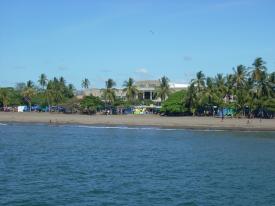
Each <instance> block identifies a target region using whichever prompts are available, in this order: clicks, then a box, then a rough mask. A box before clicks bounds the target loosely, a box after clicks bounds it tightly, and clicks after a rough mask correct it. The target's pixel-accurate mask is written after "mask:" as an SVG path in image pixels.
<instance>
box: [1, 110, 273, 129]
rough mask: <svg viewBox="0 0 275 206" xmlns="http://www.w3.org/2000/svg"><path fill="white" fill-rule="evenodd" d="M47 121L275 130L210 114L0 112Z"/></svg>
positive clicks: (9, 117) (268, 122)
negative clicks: (174, 115) (203, 115)
mask: <svg viewBox="0 0 275 206" xmlns="http://www.w3.org/2000/svg"><path fill="white" fill-rule="evenodd" d="M8 122H21V123H50V124H85V125H112V126H122V125H123V126H154V127H161V128H183V129H213V130H242V131H275V119H262V120H260V119H253V120H252V119H250V120H248V119H235V118H227V119H224V120H223V121H221V119H220V118H213V117H161V116H158V115H111V116H105V115H91V116H89V115H78V114H55V113H35V112H32V113H28V112H26V113H13V112H0V123H8Z"/></svg>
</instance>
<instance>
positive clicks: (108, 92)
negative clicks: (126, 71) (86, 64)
mask: <svg viewBox="0 0 275 206" xmlns="http://www.w3.org/2000/svg"><path fill="white" fill-rule="evenodd" d="M105 85H106V88H105V89H104V90H103V98H104V101H105V103H107V104H109V105H112V104H113V103H114V102H115V99H116V94H115V88H113V87H115V86H116V83H115V81H114V80H113V79H108V80H107V81H106V82H105Z"/></svg>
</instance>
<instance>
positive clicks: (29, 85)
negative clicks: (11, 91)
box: [26, 80, 34, 88]
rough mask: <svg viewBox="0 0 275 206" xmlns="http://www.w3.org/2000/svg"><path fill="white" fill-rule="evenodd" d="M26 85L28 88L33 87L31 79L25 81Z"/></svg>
mask: <svg viewBox="0 0 275 206" xmlns="http://www.w3.org/2000/svg"><path fill="white" fill-rule="evenodd" d="M26 85H27V87H28V88H33V87H34V83H33V81H31V80H29V81H27V84H26Z"/></svg>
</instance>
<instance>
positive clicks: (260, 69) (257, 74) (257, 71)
mask: <svg viewBox="0 0 275 206" xmlns="http://www.w3.org/2000/svg"><path fill="white" fill-rule="evenodd" d="M265 64H266V63H265V62H264V61H263V59H262V58H261V57H258V58H256V59H255V61H254V62H253V64H252V65H253V67H252V71H251V77H252V79H253V80H254V81H255V82H258V81H260V80H261V79H262V75H264V73H265V72H266V70H267V68H266V67H265Z"/></svg>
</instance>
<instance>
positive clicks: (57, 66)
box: [0, 0, 275, 88]
mask: <svg viewBox="0 0 275 206" xmlns="http://www.w3.org/2000/svg"><path fill="white" fill-rule="evenodd" d="M274 21H275V1H273V0H193V1H187V0H173V1H172V0H171V1H168V0H165V1H164V0H163V1H162V0H139V1H136V0H128V1H126V0H125V1H124V0H116V1H111V0H106V1H103V0H102V1H99V0H47V1H44V0H24V1H22V0H0V72H1V73H0V86H14V85H15V83H16V82H26V81H27V80H29V79H31V80H34V81H37V78H38V76H39V75H40V74H41V73H46V74H47V76H48V78H53V77H54V76H64V77H65V79H66V80H67V82H69V83H73V84H74V85H75V86H76V87H77V88H80V85H81V80H82V79H84V78H85V77H87V78H88V79H90V81H91V84H92V87H102V86H104V81H105V80H106V79H107V78H109V77H111V78H113V79H114V80H115V81H116V82H117V85H118V86H121V84H122V83H123V81H124V80H125V79H127V78H128V77H133V78H135V79H157V78H160V77H161V76H162V75H166V76H168V77H169V78H170V80H171V81H173V82H178V83H180V82H189V81H190V79H192V78H193V77H194V75H195V73H196V72H197V71H199V70H202V71H203V72H204V73H205V74H206V75H209V76H213V75H215V74H216V73H218V72H219V73H223V74H226V73H229V72H231V71H232V67H234V66H236V65H238V64H244V65H247V66H250V65H251V63H252V62H253V60H254V59H255V58H256V57H258V56H261V57H263V58H264V60H265V61H266V62H267V66H268V69H269V71H274V70H275V38H274V37H275V26H274Z"/></svg>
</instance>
